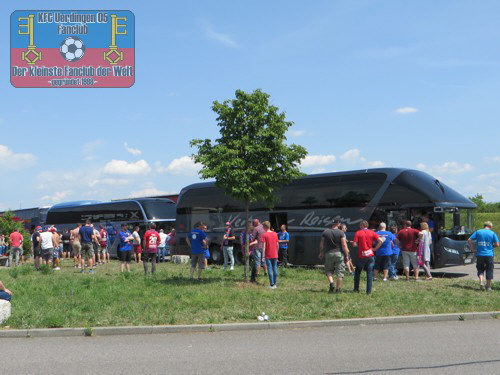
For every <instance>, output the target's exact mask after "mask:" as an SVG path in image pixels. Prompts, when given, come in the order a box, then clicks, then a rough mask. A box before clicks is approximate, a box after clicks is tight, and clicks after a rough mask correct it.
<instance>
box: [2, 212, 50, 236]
mask: <svg viewBox="0 0 500 375" xmlns="http://www.w3.org/2000/svg"><path fill="white" fill-rule="evenodd" d="M49 208H50V206H44V207H33V208H20V209H18V210H11V212H12V213H13V214H14V220H16V221H22V222H23V224H24V229H26V230H28V231H32V230H33V228H35V227H37V226H39V225H40V226H41V225H44V224H45V220H46V219H47V212H48V211H49ZM5 212H7V211H4V212H0V216H1V215H3V214H4V213H5Z"/></svg>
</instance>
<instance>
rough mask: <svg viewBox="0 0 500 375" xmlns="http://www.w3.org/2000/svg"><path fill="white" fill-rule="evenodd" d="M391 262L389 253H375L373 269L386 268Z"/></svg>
mask: <svg viewBox="0 0 500 375" xmlns="http://www.w3.org/2000/svg"><path fill="white" fill-rule="evenodd" d="M390 264H391V256H390V255H375V269H376V270H379V271H382V270H388V269H389V265H390Z"/></svg>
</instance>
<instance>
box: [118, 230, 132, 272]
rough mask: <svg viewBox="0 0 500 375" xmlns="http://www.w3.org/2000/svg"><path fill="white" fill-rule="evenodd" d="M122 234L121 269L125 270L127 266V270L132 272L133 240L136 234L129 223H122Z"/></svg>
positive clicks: (120, 234)
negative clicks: (128, 225)
mask: <svg viewBox="0 0 500 375" xmlns="http://www.w3.org/2000/svg"><path fill="white" fill-rule="evenodd" d="M119 236H120V260H121V261H122V263H121V265H120V270H121V272H123V271H124V270H125V267H127V272H130V261H131V260H132V241H133V240H134V236H132V233H130V231H129V230H128V228H127V224H122V229H121V231H120V233H119Z"/></svg>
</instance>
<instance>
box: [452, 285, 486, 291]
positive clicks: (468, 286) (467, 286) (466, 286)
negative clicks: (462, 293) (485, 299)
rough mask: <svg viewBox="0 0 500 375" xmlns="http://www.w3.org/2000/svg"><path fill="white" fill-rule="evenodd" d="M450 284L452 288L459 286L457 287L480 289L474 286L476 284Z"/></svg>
mask: <svg viewBox="0 0 500 375" xmlns="http://www.w3.org/2000/svg"><path fill="white" fill-rule="evenodd" d="M450 286H451V287H452V288H459V289H466V290H475V291H477V292H480V291H481V290H480V289H479V288H478V287H476V286H470V285H461V284H452V285H450Z"/></svg>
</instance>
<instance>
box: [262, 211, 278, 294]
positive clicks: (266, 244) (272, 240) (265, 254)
mask: <svg viewBox="0 0 500 375" xmlns="http://www.w3.org/2000/svg"><path fill="white" fill-rule="evenodd" d="M262 226H263V227H264V230H265V232H264V233H263V234H262V239H261V240H262V261H264V260H265V261H266V264H267V273H268V275H269V284H270V286H269V288H271V289H276V282H277V280H278V246H279V245H278V244H279V242H278V241H279V240H278V235H277V234H276V232H273V231H272V230H271V223H270V222H269V221H264V222H263V223H262Z"/></svg>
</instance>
